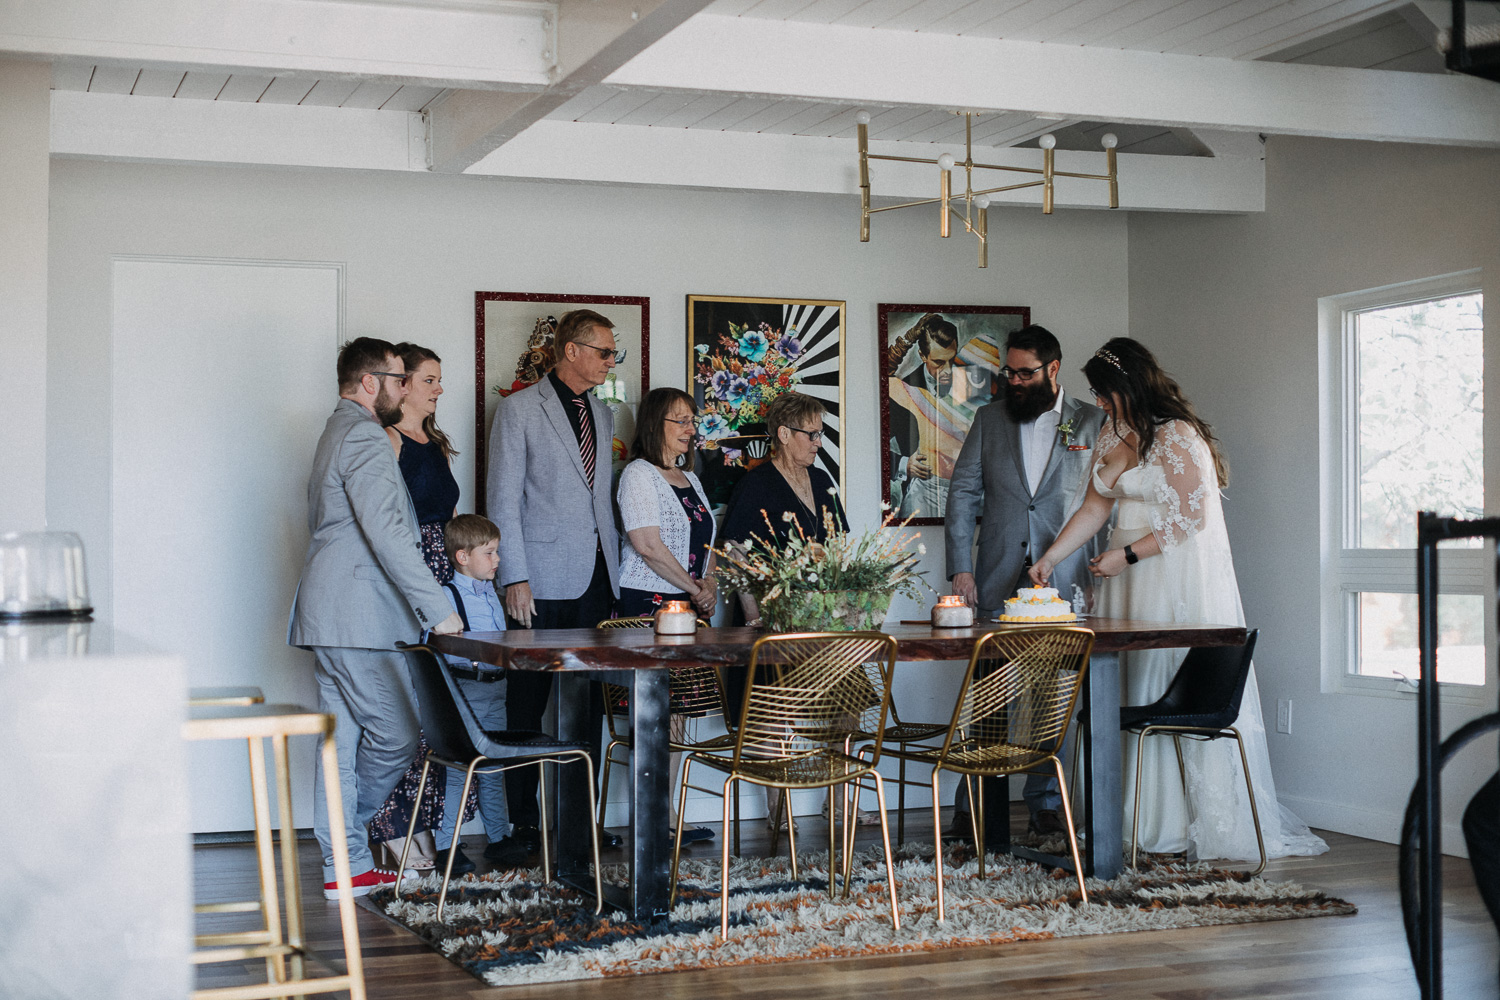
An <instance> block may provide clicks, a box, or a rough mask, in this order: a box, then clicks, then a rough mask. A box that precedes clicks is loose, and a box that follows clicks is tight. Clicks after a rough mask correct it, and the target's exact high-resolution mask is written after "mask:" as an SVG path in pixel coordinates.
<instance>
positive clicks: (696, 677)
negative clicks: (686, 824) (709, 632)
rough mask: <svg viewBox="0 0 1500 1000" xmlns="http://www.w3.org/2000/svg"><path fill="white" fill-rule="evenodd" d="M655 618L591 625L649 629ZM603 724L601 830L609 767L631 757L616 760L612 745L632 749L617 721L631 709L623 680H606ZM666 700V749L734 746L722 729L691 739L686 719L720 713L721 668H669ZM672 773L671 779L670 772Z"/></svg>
mask: <svg viewBox="0 0 1500 1000" xmlns="http://www.w3.org/2000/svg"><path fill="white" fill-rule="evenodd" d="M655 624H656V619H655V618H653V617H651V616H650V615H640V616H638V617H635V618H606V619H605V620H604V621H602V622H600V623H599V624H598V625H596V626H595V628H651V627H652V626H653V625H655ZM698 627H699V628H708V627H709V626H708V622H706V621H704V620H703V619H702V618H699V619H698ZM602 687H603V688H604V724H605V725H606V726H607V727H608V729H609V745H608V746H607V747H605V749H604V765H603V770H604V776H603V778H602V780H601V782H600V784H601V785H602V786H603V787H602V790H601V791H600V793H599V828H600V829H603V828H604V809H605V806H606V805H608V802H609V769H610V766H611V765H612V764H620V765H625V764H628V763H630V761H629V758H627V759H625V760H615V759H614V752H615V750H616V748H619V749H623V750H624V751H625V752H626V753H627V754H628V753H630V751H631V750H632V749H633V747H634V744H633V743H632V741H631V734H630V730H629V728H628V727H626V728H621V726H620V720H621V719H623V718H625V717H626V716H627V715H628V713H629V710H630V689H629V688H627V687H625V686H624V685H621V684H604V685H602ZM667 701H668V705H669V707H670V709H671V713H672V714H671V722H670V723H669V726H670V728H669V729H668V734H667V748H668V749H669V750H670V751H671V752H673V753H692V752H693V751H694V750H718V751H727V750H729V749H730V748H731V747H733V746H734V737H733V736H731V735H728V734H725V733H720V734H719V735H717V736H710V737H708V738H707V739H703V740H697V739H689V738H688V736H689V735H690V733H689V727H688V725H687V722H688V720H689V719H711V718H714V717H715V716H723V715H724V685H723V682H722V680H721V679H720V677H719V672H718V671H717V670H715V669H714V668H713V667H707V666H703V665H701V664H699V665H689V666H681V667H668V668H667ZM672 777H675V775H673V776H672Z"/></svg>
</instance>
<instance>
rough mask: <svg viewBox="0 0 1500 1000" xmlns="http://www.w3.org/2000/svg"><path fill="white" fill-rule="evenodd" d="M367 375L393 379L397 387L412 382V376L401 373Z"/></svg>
mask: <svg viewBox="0 0 1500 1000" xmlns="http://www.w3.org/2000/svg"><path fill="white" fill-rule="evenodd" d="M365 374H366V375H378V376H379V377H381V378H393V379H395V380H396V384H397V385H406V383H408V382H410V381H411V376H410V375H407V374H403V373H401V372H365Z"/></svg>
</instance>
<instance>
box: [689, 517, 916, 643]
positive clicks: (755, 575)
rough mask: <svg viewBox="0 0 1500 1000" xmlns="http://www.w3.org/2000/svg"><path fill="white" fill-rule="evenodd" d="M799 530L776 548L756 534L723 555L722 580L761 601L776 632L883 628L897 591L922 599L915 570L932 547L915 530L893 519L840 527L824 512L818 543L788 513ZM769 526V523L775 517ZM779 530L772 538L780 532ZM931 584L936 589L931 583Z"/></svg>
mask: <svg viewBox="0 0 1500 1000" xmlns="http://www.w3.org/2000/svg"><path fill="white" fill-rule="evenodd" d="M784 517H785V520H786V521H787V522H788V523H790V524H792V525H793V527H794V529H795V530H794V532H793V534H792V535H791V537H789V538H788V539H787V540H786V542H785V543H784V544H782V545H781V546H780V547H777V546H776V545H775V544H773V543H771V542H768V541H767V540H766V538H763V537H761V536H760V535H752V536H751V540H750V545H749V547H748V548H741V547H740V546H737V545H726V546H725V547H724V548H722V549H719V550H717V551H718V553H719V559H720V562H719V577H720V578H721V579H723V580H724V581H725V582H726V583H727V584H728V585H729V586H731V587H733V588H734V589H735V590H738V591H741V592H743V593H747V594H749V595H750V596H752V597H754V598H755V602H756V604H757V605H759V606H760V613H761V617H762V619H764V621H765V623H766V625H767V626H768V627H769V628H771V629H772V630H774V631H777V632H794V631H796V632H803V631H806V632H856V631H860V630H863V629H873V628H879V627H880V624H881V623H882V622H883V621H885V613H886V611H887V609H889V608H890V606H891V598H893V597H894V596H895V595H896V593H897V592H900V593H903V594H906V595H907V596H908V597H913V598H915V597H918V596H920V594H921V588H922V587H926V586H927V584H926V582H925V581H923V580H922V573H921V572H920V571H918V570H917V569H916V564H917V560H918V559H919V558H920V557H921V556H923V555H926V553H927V549H926V546H924V545H922V544H920V543H918V544H917V545H916V546H915V548H913V547H912V545H911V543H912V542H913V541H914V540H915V539H916V537H917V536H916V535H915V534H908V533H906V532H905V531H903V530H901V529H904V528H905V527H906V522H905V521H902V522H900V523H898V524H894V525H893V524H892V521H893V519H894V518H893V516H892V515H889V514H887V515H886V517H885V519H884V520H883V521H881V522H880V526H879V527H878V528H875V529H873V530H871V531H866V532H864V533H862V534H854V533H853V532H844V531H838V530H836V528H835V527H834V523H833V516H832V515H831V514H829V513H827V512H826V511H825V513H824V515H823V529H824V538H825V540H824V541H823V542H817V541H813V540H812V539H809V538H808V537H807V536H806V535H805V534H803V532H802V527H801V525H800V524H798V523H797V520H796V518H795V517H793V516H792V515H791V514H790V513H788V514H786V515H784ZM766 527H767V528H771V523H770V520H769V518H768V519H767V521H766ZM775 534H776V532H775V530H774V529H772V530H771V531H769V532H768V535H767V537H775ZM928 589H931V588H928Z"/></svg>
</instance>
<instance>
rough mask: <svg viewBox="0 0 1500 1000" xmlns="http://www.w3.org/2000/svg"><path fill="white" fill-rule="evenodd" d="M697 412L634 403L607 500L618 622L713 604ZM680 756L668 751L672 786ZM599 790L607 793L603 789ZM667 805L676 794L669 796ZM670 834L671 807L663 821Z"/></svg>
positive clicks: (678, 717)
mask: <svg viewBox="0 0 1500 1000" xmlns="http://www.w3.org/2000/svg"><path fill="white" fill-rule="evenodd" d="M697 416H698V408H697V407H696V406H694V405H693V397H692V396H689V395H688V394H687V393H685V392H683V391H682V390H681V389H652V390H651V391H650V392H648V393H646V395H645V396H644V397H643V398H642V399H641V405H640V410H639V413H638V415H637V417H636V425H635V427H636V429H635V444H634V445H633V446H632V447H631V462H630V464H629V465H627V466H625V468H624V470H622V471H621V472H620V485H619V487H618V488H617V490H616V492H615V497H616V499H617V500H618V501H619V505H620V521H621V524H622V526H623V527H624V529H625V534H624V537H622V538H621V540H620V596H619V598H618V599H617V600H616V601H615V613H616V614H617V615H618V616H619V617H621V618H635V617H638V616H640V615H654V614H656V611H657V609H658V608H660V607H661V606H662V604H663V603H664V602H666V601H691V602H692V605H693V609H694V610H695V611H696V612H697V613H698V616H699V617H700V618H708V617H709V616H711V615H712V614H713V613H714V609H715V608H716V607H717V606H718V603H719V589H718V584H716V583H715V582H714V576H713V572H714V554H713V543H714V528H715V524H714V515H713V511H712V510H711V509H710V508H709V505H708V494H707V493H705V492H704V491H703V484H702V483H700V482H699V481H698V477H697V476H695V475H693V444H694V442H695V439H696V429H695V428H696V425H697ZM673 702H674V703H673V705H672V709H673V711H672V715H671V723H670V725H671V727H672V738H673V739H676V740H681V739H682V738H683V737H684V736H685V735H686V733H687V719H686V718H685V717H684V716H683V715H682V713H681V712H679V711H677V709H678V708H679V707H680V706H679V705H678V704H677V703H676V698H675V696H674V698H673ZM681 761H682V755H681V754H680V753H673V754H671V761H670V764H669V768H668V772H667V773H668V774H670V775H671V780H672V782H673V783H674V784H675V783H676V782H677V780H678V774H679V770H680V766H681ZM606 791H607V789H606ZM671 801H673V802H675V801H676V797H675V796H674V797H673V798H672V800H671ZM668 820H669V822H670V823H671V826H670V829H671V830H673V831H675V830H676V829H677V819H676V810H675V809H674V810H673V811H672V814H671V815H670V816H669V817H668ZM713 835H714V834H713V831H712V830H710V829H709V828H708V827H706V826H688V827H684V828H683V831H682V840H683V843H693V842H695V841H700V840H709V839H711V838H712V837H713Z"/></svg>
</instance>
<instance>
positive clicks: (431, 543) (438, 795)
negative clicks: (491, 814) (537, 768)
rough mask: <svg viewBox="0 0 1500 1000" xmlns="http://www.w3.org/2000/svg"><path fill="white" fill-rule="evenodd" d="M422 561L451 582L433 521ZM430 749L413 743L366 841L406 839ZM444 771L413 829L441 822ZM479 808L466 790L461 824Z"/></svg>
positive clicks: (431, 784) (426, 529) (430, 786)
mask: <svg viewBox="0 0 1500 1000" xmlns="http://www.w3.org/2000/svg"><path fill="white" fill-rule="evenodd" d="M422 558H423V559H425V560H426V561H427V568H428V569H430V570H432V575H433V576H435V577H437V581H438V583H440V584H442V583H447V582H448V581H449V580H452V579H453V566H452V564H451V563H449V562H448V553H447V550H445V549H444V547H443V525H442V524H441V523H440V522H437V521H434V522H432V523H431V524H424V525H422ZM429 752H430V748H429V747H428V746H427V740H426V738H425V737H424V738H423V739H421V740H419V741H418V743H417V755H416V757H415V758H413V759H412V762H411V767H409V768H407V769H406V774H404V775H402V777H401V782H400V784H398V785H397V786H396V788H395V790H394V791H392V792H391V794H390V795H389V796H388V797H387V798H386V800H385V804H384V805H382V806H381V807H380V810H379V811H378V812H376V813H375V818H374V819H373V820H371V821H370V839H371V840H374V841H386V840H395V839H396V838H397V837H404V836H406V826H407V824H408V823H410V822H411V808H412V804H413V803H414V802H416V800H417V783H418V782H420V781H421V779H422V761H424V760H426V759H427V754H428V753H429ZM446 777H447V776H446V774H445V773H444V769H443V768H440V767H434V768H433V769H432V771H431V772H430V773H429V774H428V775H427V789H426V791H424V792H423V793H422V808H421V809H420V810H419V811H418V812H417V830H418V831H419V832H420V831H422V830H436V829H437V828H438V826H439V825H440V824H441V823H442V821H443V791H444V782H445V781H446ZM478 809H479V791H478V789H477V788H471V789H469V801H468V803H467V804H466V807H465V809H464V821H465V822H468V821H469V820H471V819H473V818H474V815H475V813H476V812H477V811H478Z"/></svg>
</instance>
